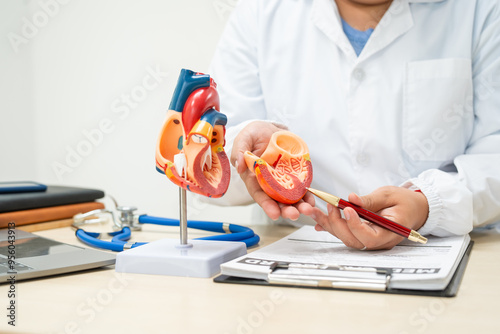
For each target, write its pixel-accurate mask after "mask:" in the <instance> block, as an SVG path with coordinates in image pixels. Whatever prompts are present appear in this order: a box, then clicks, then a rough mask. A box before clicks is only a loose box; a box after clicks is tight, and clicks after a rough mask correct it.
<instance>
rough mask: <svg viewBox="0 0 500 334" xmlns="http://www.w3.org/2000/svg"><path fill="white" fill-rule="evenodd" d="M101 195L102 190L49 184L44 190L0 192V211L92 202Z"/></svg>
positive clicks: (102, 194) (101, 196)
mask: <svg viewBox="0 0 500 334" xmlns="http://www.w3.org/2000/svg"><path fill="white" fill-rule="evenodd" d="M103 197H104V192H103V191H102V190H97V189H87V188H79V187H67V186H50V185H49V186H47V190H46V191H37V192H24V193H6V194H0V212H12V211H19V210H29V209H39V208H46V207H52V206H59V205H67V204H76V203H85V202H93V201H95V200H97V199H100V198H103Z"/></svg>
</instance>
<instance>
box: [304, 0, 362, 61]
mask: <svg viewBox="0 0 500 334" xmlns="http://www.w3.org/2000/svg"><path fill="white" fill-rule="evenodd" d="M311 21H312V22H313V23H314V25H315V26H316V27H317V28H318V29H319V30H321V31H322V32H323V33H324V34H325V35H326V36H327V37H328V38H329V39H330V40H331V41H332V42H334V43H335V44H336V45H337V46H338V48H339V49H340V50H342V52H343V53H345V55H346V57H347V59H351V60H352V61H353V62H354V61H355V60H356V58H357V56H356V53H355V52H354V49H353V48H352V46H351V43H350V42H349V40H348V39H347V37H346V35H345V33H344V30H343V29H342V23H341V21H340V15H339V11H338V9H337V5H336V4H335V1H334V0H314V3H313V8H312V12H311Z"/></svg>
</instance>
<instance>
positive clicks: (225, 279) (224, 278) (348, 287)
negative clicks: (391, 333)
mask: <svg viewBox="0 0 500 334" xmlns="http://www.w3.org/2000/svg"><path fill="white" fill-rule="evenodd" d="M473 245H474V242H473V241H470V242H469V244H468V246H467V248H466V250H465V252H464V254H463V256H462V258H461V260H460V262H459V264H458V266H457V268H456V270H455V272H454V274H453V276H452V278H451V280H450V282H449V283H448V285H447V286H446V288H444V289H443V290H412V289H394V288H390V287H389V282H390V277H388V276H389V275H390V274H386V277H385V279H384V278H382V279H381V282H380V283H379V284H382V285H380V286H379V287H378V288H376V289H374V288H373V287H372V286H371V285H370V284H367V285H363V284H362V283H357V284H352V282H344V284H338V285H336V286H333V285H330V286H327V285H326V284H323V285H319V286H311V285H308V284H302V283H304V281H305V280H303V282H302V283H301V282H300V280H297V281H295V282H292V281H290V282H288V283H277V282H269V281H267V280H262V279H253V278H243V277H234V276H228V275H219V276H217V277H215V278H214V279H213V281H214V282H215V283H230V284H249V285H260V286H280V287H294V288H314V289H326V290H344V291H361V292H375V293H388V294H404V295H416V296H430V297H455V296H456V295H457V293H458V290H459V287H460V284H461V282H462V278H463V275H464V273H465V269H466V267H467V264H468V262H469V258H470V254H471V251H472V247H473ZM384 281H385V286H384V285H383V282H384Z"/></svg>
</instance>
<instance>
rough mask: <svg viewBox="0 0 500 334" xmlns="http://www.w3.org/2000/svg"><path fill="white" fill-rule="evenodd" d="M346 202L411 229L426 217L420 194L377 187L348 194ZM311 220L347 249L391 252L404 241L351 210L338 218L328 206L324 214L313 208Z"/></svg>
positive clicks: (426, 208)
mask: <svg viewBox="0 0 500 334" xmlns="http://www.w3.org/2000/svg"><path fill="white" fill-rule="evenodd" d="M349 201H350V202H351V203H353V204H356V205H359V206H361V207H363V208H364V209H367V210H370V211H372V212H375V213H377V214H378V215H381V216H383V217H386V218H388V219H390V220H392V221H394V222H397V223H399V224H401V225H404V226H406V227H409V228H411V229H413V230H418V229H419V228H421V227H422V226H423V225H424V223H425V221H426V220H427V216H428V214H429V205H428V203H427V198H426V197H425V195H424V194H422V193H420V192H414V191H412V190H409V189H406V188H401V187H394V186H385V187H381V188H378V189H377V190H375V191H374V192H372V193H371V194H369V195H366V196H358V195H356V194H354V193H352V194H350V195H349ZM311 217H312V218H313V219H314V220H315V221H316V222H317V224H316V226H315V228H316V230H317V231H328V232H330V233H331V234H333V235H334V236H336V237H337V238H339V239H340V240H342V242H343V243H344V244H345V245H346V246H347V247H351V248H356V249H367V250H378V249H391V248H392V247H394V246H396V245H397V244H398V243H400V242H401V241H402V240H403V239H404V238H403V237H401V236H399V235H397V234H395V233H393V232H390V231H388V230H386V229H384V228H382V227H380V226H377V225H375V224H372V223H370V222H367V221H365V220H362V219H361V218H360V217H359V216H358V214H357V212H356V211H354V209H352V208H345V209H344V217H345V218H342V216H341V213H340V209H338V208H336V207H334V206H333V205H330V204H328V214H325V213H323V212H322V211H321V210H320V209H318V208H317V207H315V208H314V212H313V214H312V215H311ZM364 247H366V248H364Z"/></svg>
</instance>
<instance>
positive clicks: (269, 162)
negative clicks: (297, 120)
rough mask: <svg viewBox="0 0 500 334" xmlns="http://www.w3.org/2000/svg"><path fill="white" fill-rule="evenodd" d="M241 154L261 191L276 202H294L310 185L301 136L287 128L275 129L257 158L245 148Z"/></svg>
mask: <svg viewBox="0 0 500 334" xmlns="http://www.w3.org/2000/svg"><path fill="white" fill-rule="evenodd" d="M244 157H245V162H246V164H247V166H248V168H249V169H250V170H251V171H253V172H254V173H255V175H256V177H257V181H258V182H259V185H260V187H261V188H262V190H264V192H265V193H266V194H267V195H269V197H271V198H273V199H274V200H276V201H278V202H281V203H285V204H293V203H296V202H298V201H299V200H300V199H301V198H302V197H304V195H305V193H306V192H307V189H306V188H307V187H309V186H310V185H311V181H312V177H313V172H312V164H311V159H310V158H309V149H308V148H307V145H306V143H305V142H304V141H303V140H302V138H300V137H299V136H297V135H295V134H293V133H292V132H290V131H278V132H275V133H274V134H273V135H272V136H271V140H270V141H269V145H268V146H267V148H266V150H265V151H264V153H262V156H261V157H260V158H259V157H257V156H256V155H254V154H253V153H251V152H248V151H247V152H245V155H244Z"/></svg>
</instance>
